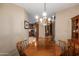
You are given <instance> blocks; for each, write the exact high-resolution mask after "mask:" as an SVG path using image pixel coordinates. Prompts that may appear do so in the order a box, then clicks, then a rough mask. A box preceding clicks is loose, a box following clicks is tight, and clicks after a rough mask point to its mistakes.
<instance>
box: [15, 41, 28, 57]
mask: <svg viewBox="0 0 79 59" xmlns="http://www.w3.org/2000/svg"><path fill="white" fill-rule="evenodd" d="M16 46H17V50H18V52H19V54H20V55H21V56H23V55H24V54H23V50H24V49H26V48H27V47H28V44H27V40H23V41H19V42H17V45H16Z"/></svg>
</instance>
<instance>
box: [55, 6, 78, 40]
mask: <svg viewBox="0 0 79 59" xmlns="http://www.w3.org/2000/svg"><path fill="white" fill-rule="evenodd" d="M77 15H79V6H78V5H77V6H74V7H71V8H68V9H65V10H62V11H59V12H57V13H56V21H55V22H56V23H55V41H58V40H67V39H71V30H72V28H71V18H72V17H74V16H77Z"/></svg>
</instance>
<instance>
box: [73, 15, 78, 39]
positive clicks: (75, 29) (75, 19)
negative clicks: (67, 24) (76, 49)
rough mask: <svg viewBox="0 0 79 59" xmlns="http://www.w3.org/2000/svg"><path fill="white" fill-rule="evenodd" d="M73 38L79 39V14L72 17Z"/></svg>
mask: <svg viewBox="0 0 79 59" xmlns="http://www.w3.org/2000/svg"><path fill="white" fill-rule="evenodd" d="M72 39H79V15H77V16H75V17H73V18H72Z"/></svg>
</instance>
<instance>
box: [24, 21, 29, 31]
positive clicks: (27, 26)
mask: <svg viewBox="0 0 79 59" xmlns="http://www.w3.org/2000/svg"><path fill="white" fill-rule="evenodd" d="M24 29H29V22H27V21H26V20H25V21H24Z"/></svg>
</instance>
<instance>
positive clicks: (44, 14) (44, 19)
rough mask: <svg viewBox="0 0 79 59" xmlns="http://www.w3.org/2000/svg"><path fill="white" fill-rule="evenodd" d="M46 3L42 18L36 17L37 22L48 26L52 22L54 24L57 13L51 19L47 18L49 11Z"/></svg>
mask: <svg viewBox="0 0 79 59" xmlns="http://www.w3.org/2000/svg"><path fill="white" fill-rule="evenodd" d="M46 9H47V8H46V3H44V11H43V13H42V17H39V16H38V15H36V16H35V19H36V22H39V23H41V24H43V25H48V24H50V23H51V22H54V20H55V13H54V14H53V16H51V17H47V12H46V11H47V10H46Z"/></svg>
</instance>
